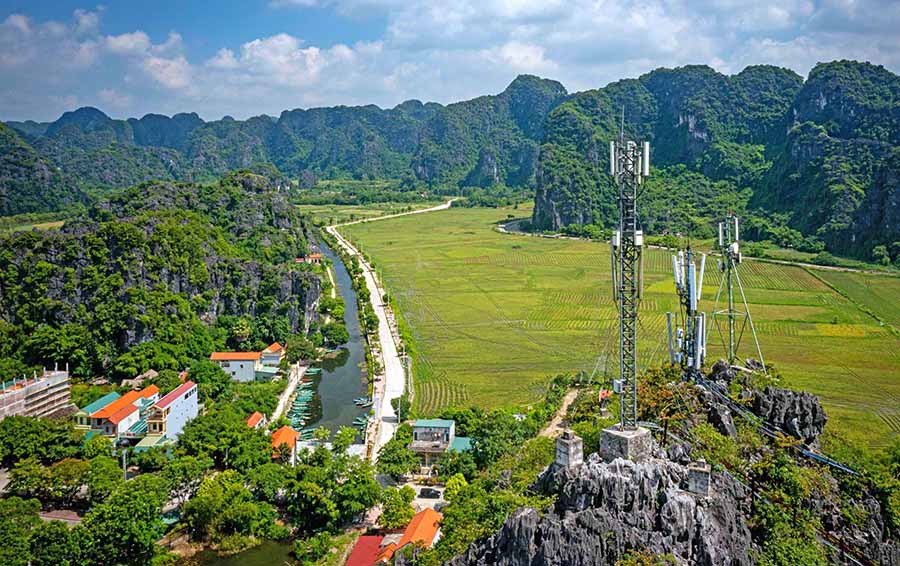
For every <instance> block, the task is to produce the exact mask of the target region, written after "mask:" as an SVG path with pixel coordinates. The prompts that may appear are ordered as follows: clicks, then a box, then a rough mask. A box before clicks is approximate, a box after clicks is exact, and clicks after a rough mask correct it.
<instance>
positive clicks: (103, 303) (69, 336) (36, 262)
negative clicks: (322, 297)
mask: <svg viewBox="0 0 900 566" xmlns="http://www.w3.org/2000/svg"><path fill="white" fill-rule="evenodd" d="M306 251H307V243H306V240H305V237H304V224H303V217H301V216H300V215H299V213H298V212H297V209H296V207H294V206H292V205H291V204H289V203H288V201H287V196H286V195H285V194H284V192H283V186H281V185H280V184H279V183H278V182H277V175H276V181H275V182H273V181H272V180H271V179H270V178H269V177H267V176H263V175H258V174H255V173H250V172H248V171H239V172H235V173H232V174H230V175H229V176H227V177H226V178H225V179H223V180H221V181H219V182H216V183H211V184H203V185H201V184H196V183H177V182H168V181H154V182H148V183H144V184H141V185H137V186H135V187H132V188H130V189H127V190H125V191H123V192H120V193H117V194H116V195H115V196H113V197H110V198H109V199H107V200H102V201H101V202H99V203H97V204H96V205H94V206H92V207H91V208H90V209H89V212H88V214H86V215H84V216H82V217H79V218H76V219H72V220H69V221H67V222H66V224H65V225H64V226H63V227H62V228H61V229H60V230H49V231H36V230H35V231H30V232H20V233H16V234H9V235H4V236H2V237H0V371H2V372H3V373H4V375H21V374H22V373H24V372H25V371H27V370H28V368H30V367H32V366H33V365H35V364H37V365H40V364H51V365H52V364H53V363H54V362H58V363H60V364H63V363H69V364H70V365H71V369H72V371H73V373H74V374H75V375H76V376H79V377H90V376H97V375H106V376H110V377H115V378H123V377H133V376H134V375H137V374H139V373H141V372H143V371H146V370H147V369H150V368H153V369H157V370H160V369H173V370H180V369H183V368H184V367H187V366H190V365H191V364H192V363H194V362H196V361H198V360H204V359H206V358H207V357H208V356H209V354H210V352H211V351H213V350H214V349H221V348H223V347H225V346H226V343H227V345H228V346H230V347H232V348H242V347H249V348H250V349H253V348H254V347H255V346H259V344H263V345H264V344H269V343H271V342H272V341H274V340H279V341H282V342H283V341H285V340H286V339H287V338H288V337H289V336H291V335H293V334H301V335H302V334H304V333H305V331H306V330H307V327H308V325H309V324H310V323H315V322H316V321H317V311H316V305H317V301H318V298H319V289H320V284H319V279H318V278H317V277H316V276H315V275H314V274H312V273H309V272H307V271H306V269H305V266H303V265H301V266H298V265H297V264H295V263H294V258H295V257H297V256H300V255H303V254H305V253H306ZM242 320H243V321H244V323H240V322H241V321H242ZM251 320H252V324H251V323H250V321H251ZM235 329H240V331H236V330H235ZM28 373H30V372H28Z"/></svg>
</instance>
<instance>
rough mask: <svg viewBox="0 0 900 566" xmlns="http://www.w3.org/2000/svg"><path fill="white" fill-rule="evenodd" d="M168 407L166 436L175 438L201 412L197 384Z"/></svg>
mask: <svg viewBox="0 0 900 566" xmlns="http://www.w3.org/2000/svg"><path fill="white" fill-rule="evenodd" d="M167 408H168V409H169V414H168V415H166V438H171V439H175V438H178V436H180V435H181V431H182V430H184V425H186V424H187V423H189V422H190V421H191V420H192V419H194V418H195V417H196V416H197V413H198V412H199V409H198V405H197V386H194V387H192V388H190V389H188V390H187V392H186V393H185V394H184V395H183V396H182V397H181V398H179V399H176V400H175V402H173V403H172V404H171V405H169V406H168V407H167Z"/></svg>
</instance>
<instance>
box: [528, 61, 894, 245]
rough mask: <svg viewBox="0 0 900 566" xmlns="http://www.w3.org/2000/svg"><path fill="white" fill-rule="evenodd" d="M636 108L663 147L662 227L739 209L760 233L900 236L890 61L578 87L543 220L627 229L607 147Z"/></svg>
mask: <svg viewBox="0 0 900 566" xmlns="http://www.w3.org/2000/svg"><path fill="white" fill-rule="evenodd" d="M623 107H624V110H625V127H626V130H627V131H628V133H629V134H630V135H634V136H636V137H639V138H641V139H644V140H649V141H650V142H651V146H652V159H651V161H652V162H653V165H654V177H651V180H650V182H648V183H647V185H646V187H645V196H644V198H643V204H642V211H641V215H642V219H643V222H644V225H645V228H649V229H650V231H651V233H654V234H657V235H659V234H661V233H664V232H668V233H673V232H679V231H680V232H682V233H692V234H694V235H695V236H704V235H711V233H706V232H708V231H709V230H711V221H712V219H714V218H717V217H720V216H721V215H722V214H724V213H725V212H726V211H728V210H736V211H738V213H740V214H747V215H748V216H754V217H755V218H754V219H755V220H757V221H756V222H755V223H754V224H751V225H750V226H749V227H750V228H751V229H752V230H753V235H754V236H756V237H758V238H760V239H762V238H768V237H773V238H774V239H777V236H778V235H783V234H785V233H788V234H790V230H795V231H798V232H799V233H802V234H803V235H806V237H807V239H806V240H804V241H803V242H800V243H802V244H804V245H810V246H811V247H814V246H815V244H816V241H818V242H819V243H820V245H824V246H825V247H826V248H827V249H829V250H831V251H835V252H840V253H846V254H852V255H856V256H858V257H868V256H869V255H870V254H871V253H872V249H873V247H874V246H876V245H885V246H887V247H891V246H892V245H893V243H894V242H900V167H898V164H900V147H898V144H900V77H898V76H897V75H895V74H893V73H891V72H890V71H888V70H886V69H884V68H883V67H880V66H876V65H871V64H869V63H859V62H855V61H835V62H832V63H820V64H818V65H817V66H816V67H815V68H814V69H813V70H812V71H811V72H810V74H809V77H808V79H807V80H806V81H803V79H802V78H801V77H800V76H799V75H797V74H796V73H794V72H793V71H790V70H788V69H782V68H778V67H772V66H752V67H747V68H746V69H744V70H743V71H741V72H740V73H738V74H736V75H732V76H726V75H723V74H721V73H718V72H716V71H714V70H713V69H711V68H709V67H706V66H687V67H681V68H678V69H658V70H656V71H652V72H650V73H648V74H646V75H643V76H641V77H640V78H638V79H634V80H623V81H619V82H615V83H612V84H610V85H608V86H606V87H603V88H600V89H596V90H591V91H585V92H581V93H578V94H575V95H574V96H572V97H571V98H569V99H568V100H567V101H565V102H564V103H562V104H560V105H559V106H558V107H557V108H556V109H554V110H553V111H552V112H551V113H550V114H549V116H548V118H547V124H546V126H545V127H546V132H547V133H546V135H545V137H544V140H543V144H542V147H541V157H540V162H539V166H538V172H537V187H536V196H535V208H534V215H533V219H532V220H533V224H534V226H535V227H536V228H538V229H549V230H559V229H561V228H563V227H565V226H569V225H573V224H574V225H585V224H598V225H601V226H606V227H611V226H613V224H614V223H615V218H616V212H615V189H614V187H613V185H612V182H611V179H610V177H609V175H608V174H606V170H607V169H608V158H607V157H606V155H607V153H606V150H605V147H606V144H608V142H609V140H610V139H613V137H614V136H615V135H616V133H617V131H618V128H619V117H620V116H621V112H622V108H623ZM782 223H783V224H785V225H784V226H782V225H781V224H782ZM705 231H706V232H705ZM772 234H775V236H772ZM747 235H748V236H750V235H751V233H748V234H747ZM810 238H812V239H813V240H810ZM785 240H786V241H790V242H791V243H790V244H789V245H793V244H794V243H795V242H799V239H798V238H796V237H794V238H785ZM895 247H898V251H897V252H895V254H897V255H898V257H897V258H894V261H897V260H898V259H900V244H897V246H895Z"/></svg>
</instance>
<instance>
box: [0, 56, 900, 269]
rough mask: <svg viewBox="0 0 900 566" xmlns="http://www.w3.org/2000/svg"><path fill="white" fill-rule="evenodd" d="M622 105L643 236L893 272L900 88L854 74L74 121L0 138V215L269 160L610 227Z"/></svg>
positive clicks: (90, 111) (688, 80)
mask: <svg viewBox="0 0 900 566" xmlns="http://www.w3.org/2000/svg"><path fill="white" fill-rule="evenodd" d="M623 108H624V111H625V125H626V129H627V130H628V132H629V133H630V134H633V135H635V136H637V137H640V138H642V139H647V140H649V141H651V143H652V148H653V149H652V153H653V165H654V171H655V173H654V176H653V177H652V178H651V180H650V182H648V184H647V186H646V190H645V195H644V197H642V199H643V200H642V210H641V215H642V221H643V223H644V227H645V229H646V230H647V231H648V232H649V233H654V234H661V233H666V232H668V233H674V232H681V233H690V234H694V235H698V236H702V235H703V234H704V230H708V229H709V228H708V227H709V225H710V223H711V220H712V219H713V218H716V217H718V216H720V215H721V214H723V213H724V212H725V211H727V210H734V211H737V212H738V213H739V214H742V215H746V216H747V217H748V218H749V219H751V220H752V222H750V223H749V224H748V231H747V235H748V236H753V237H756V238H758V239H773V240H775V241H778V242H779V243H780V244H781V245H789V246H794V245H797V246H805V247H806V248H807V249H809V250H818V249H820V248H821V246H825V247H827V249H829V250H831V251H836V252H841V253H849V254H853V255H857V256H860V257H865V256H868V255H870V254H871V253H872V248H873V247H874V246H876V245H885V246H887V247H888V248H891V246H892V245H893V244H894V243H895V242H897V246H895V247H896V249H897V251H896V253H894V252H892V253H894V255H897V256H898V257H896V258H892V259H893V260H894V261H900V212H898V211H900V206H898V204H900V188H898V185H900V169H898V163H900V156H898V151H900V150H898V146H900V79H898V77H897V75H895V74H893V73H891V72H890V71H887V70H886V69H884V68H883V67H880V66H876V65H871V64H869V63H859V62H855V61H834V62H831V63H823V64H819V65H817V66H816V67H815V68H814V69H813V70H812V71H811V72H810V74H809V77H808V79H807V80H806V81H804V80H803V78H802V77H800V76H799V75H797V74H796V73H795V72H793V71H791V70H788V69H784V68H779V67H774V66H769V65H755V66H750V67H747V68H746V69H744V70H743V71H741V72H740V73H737V74H735V75H731V76H728V75H724V74H721V73H719V72H717V71H715V70H713V69H711V68H709V67H707V66H702V65H690V66H686V67H680V68H676V69H657V70H654V71H652V72H650V73H647V74H645V75H643V76H641V77H639V78H637V79H626V80H621V81H617V82H614V83H611V84H609V85H607V86H605V87H603V88H599V89H595V90H588V91H584V92H580V93H576V94H573V95H569V94H568V93H567V92H566V89H565V88H564V87H563V85H561V84H560V83H558V82H556V81H551V80H547V79H541V78H538V77H534V76H530V75H522V76H519V77H517V78H516V79H515V80H514V81H513V82H512V83H511V84H510V85H509V86H508V87H507V88H506V89H505V90H504V91H503V92H502V93H500V94H497V95H491V96H482V97H478V98H475V99H472V100H467V101H463V102H458V103H454V104H449V105H446V106H444V105H440V104H436V103H427V104H423V103H422V102H419V101H416V100H410V101H407V102H404V103H402V104H400V105H398V106H396V107H394V108H390V109H382V108H379V107H377V106H373V105H369V106H356V107H347V106H336V107H331V108H312V109H308V110H302V109H297V110H287V111H284V112H282V113H281V115H280V116H279V117H277V118H275V117H271V116H257V117H254V118H250V119H248V120H243V121H239V120H234V119H232V118H229V117H225V118H223V119H221V120H216V121H211V122H206V121H204V120H202V119H201V118H200V117H199V116H197V115H196V114H193V113H190V114H176V115H175V116H172V117H166V116H161V115H158V114H148V115H146V116H144V117H142V118H140V119H136V118H129V119H128V120H114V119H111V118H109V117H108V116H107V115H106V114H104V113H103V112H101V111H99V110H97V109H95V108H81V109H78V110H75V111H73V112H67V113H65V114H64V115H63V116H62V117H60V118H59V119H58V120H56V121H55V122H51V123H38V122H33V121H27V122H9V123H8V126H9V128H5V129H4V130H3V131H2V132H0V133H2V135H0V143H2V144H3V145H2V147H0V150H2V152H0V153H2V155H0V156H2V160H0V196H2V198H0V214H11V213H16V212H29V211H43V210H54V209H58V208H60V207H61V206H66V205H67V204H69V203H71V202H80V201H82V200H84V198H85V197H84V194H83V192H84V191H90V190H93V189H96V188H111V187H124V186H130V185H133V184H135V183H138V182H142V181H145V180H150V179H163V180H179V181H202V180H212V179H215V178H217V177H219V176H221V175H222V174H224V173H226V172H228V171H231V170H235V169H240V168H247V167H251V166H254V165H256V164H259V163H270V164H272V165H274V166H275V167H276V168H277V169H278V170H279V171H280V172H281V173H282V174H284V175H287V176H289V177H293V178H300V179H301V180H302V181H303V183H302V185H303V186H308V185H309V184H310V183H313V182H314V181H315V179H321V178H354V179H375V178H394V179H405V180H408V181H416V182H421V183H427V184H428V185H430V186H444V187H447V186H450V187H452V186H480V187H490V186H492V185H507V186H514V187H523V188H534V189H535V192H536V195H535V208H534V215H533V218H532V220H533V225H534V226H535V228H537V229H541V230H544V229H548V230H559V229H561V228H565V227H569V226H571V225H576V226H578V225H587V224H596V225H599V226H605V227H610V226H612V224H613V223H614V219H615V214H616V212H615V197H614V194H615V191H614V187H613V186H612V183H611V180H610V179H609V176H608V175H606V174H605V170H606V168H607V163H606V159H607V157H606V154H607V152H606V149H605V146H606V144H607V143H608V141H609V139H611V138H612V137H613V136H615V135H616V133H617V131H618V128H619V121H620V119H621V114H622V110H623ZM51 179H52V182H51ZM891 249H892V248H891Z"/></svg>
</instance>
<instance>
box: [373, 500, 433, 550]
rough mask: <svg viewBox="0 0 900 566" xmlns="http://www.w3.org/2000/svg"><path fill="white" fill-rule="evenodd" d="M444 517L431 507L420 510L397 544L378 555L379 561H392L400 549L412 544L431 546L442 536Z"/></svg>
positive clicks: (389, 546) (386, 547) (387, 547)
mask: <svg viewBox="0 0 900 566" xmlns="http://www.w3.org/2000/svg"><path fill="white" fill-rule="evenodd" d="M443 518H444V516H443V515H441V514H440V513H438V512H437V511H435V510H434V509H431V508H430V507H426V508H425V509H423V510H421V511H419V512H418V513H416V515H415V516H414V517H413V518H412V521H410V522H409V524H408V525H407V526H406V530H404V531H403V536H402V537H400V540H399V541H398V542H397V544H396V546H394V544H393V543H390V544H388V545H387V546H385V547H384V549H383V550H382V551H381V554H379V555H378V559H377V562H378V563H382V562H385V563H388V562H390V561H391V558H393V556H394V554H395V553H396V552H397V551H398V550H401V549H403V547H405V546H407V545H410V544H412V545H422V546H424V547H425V548H431V547H432V546H433V545H434V543H436V542H437V541H438V539H439V538H440V537H441V519H443Z"/></svg>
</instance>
